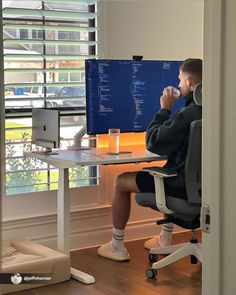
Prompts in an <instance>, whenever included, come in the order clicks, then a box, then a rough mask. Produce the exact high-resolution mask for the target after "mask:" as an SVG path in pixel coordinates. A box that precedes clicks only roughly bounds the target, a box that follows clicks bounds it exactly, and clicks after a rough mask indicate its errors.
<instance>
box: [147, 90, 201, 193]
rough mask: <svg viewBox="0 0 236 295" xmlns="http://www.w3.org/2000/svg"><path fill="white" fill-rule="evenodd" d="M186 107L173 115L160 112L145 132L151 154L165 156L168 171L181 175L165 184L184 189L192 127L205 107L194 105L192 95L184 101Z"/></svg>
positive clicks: (169, 179)
mask: <svg viewBox="0 0 236 295" xmlns="http://www.w3.org/2000/svg"><path fill="white" fill-rule="evenodd" d="M185 99H186V101H185V107H183V108H182V109H180V110H179V111H177V112H176V113H175V114H173V115H170V111H169V110H167V109H161V110H160V111H159V112H158V113H157V114H156V115H155V117H154V119H153V120H152V122H151V123H150V125H149V127H148V128H147V131H146V147H147V149H148V150H149V151H150V152H153V153H156V154H158V155H166V156H167V158H168V160H167V163H166V164H165V167H166V168H173V169H175V170H177V171H178V173H179V175H178V176H177V177H173V178H167V179H166V180H165V184H168V185H171V186H173V187H185V182H184V173H183V170H184V165H185V159H186V154H187V148H188V141H189V132H190V124H191V122H192V121H195V120H199V119H201V118H202V108H201V106H198V105H196V104H195V102H194V100H193V92H190V93H189V95H188V96H187V97H186V98H185Z"/></svg>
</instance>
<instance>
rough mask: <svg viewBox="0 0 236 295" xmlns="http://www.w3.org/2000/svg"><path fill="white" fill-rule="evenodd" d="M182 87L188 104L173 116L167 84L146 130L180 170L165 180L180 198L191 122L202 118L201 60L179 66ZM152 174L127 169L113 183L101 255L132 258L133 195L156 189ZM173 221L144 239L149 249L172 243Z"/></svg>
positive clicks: (150, 142) (153, 147)
mask: <svg viewBox="0 0 236 295" xmlns="http://www.w3.org/2000/svg"><path fill="white" fill-rule="evenodd" d="M178 78H179V81H180V82H179V86H178V87H179V90H180V93H181V95H182V96H183V97H184V98H185V107H184V108H183V109H181V110H179V111H178V112H177V113H176V114H174V115H173V116H171V115H170V110H171V108H172V106H173V104H174V102H175V101H176V99H177V96H176V95H175V93H174V91H173V88H171V87H168V88H165V89H164V91H163V94H162V96H161V97H160V106H161V108H160V111H159V112H158V113H157V114H156V115H155V117H154V119H153V120H152V122H151V124H150V125H149V127H148V129H147V132H146V146H147V149H148V150H149V151H151V152H154V153H156V154H160V155H167V157H168V160H167V163H166V165H165V166H166V167H168V168H174V169H175V170H177V171H178V176H176V177H173V178H166V179H165V180H164V184H165V192H166V193H167V194H171V195H172V196H175V197H177V198H185V199H186V198H187V193H186V189H185V182H184V172H183V171H184V170H183V169H184V164H185V159H186V153H187V147H188V140H189V130H190V124H191V122H192V121H194V120H198V119H201V117H202V110H201V107H199V106H197V105H196V104H195V102H194V100H193V90H194V87H195V85H196V84H198V83H201V81H202V60H201V59H194V58H189V59H186V60H185V61H184V62H183V63H182V64H181V66H180V69H179V76H178ZM154 191H155V188H154V181H153V176H151V175H150V174H149V173H148V172H144V171H139V172H125V173H122V174H121V175H119V176H118V177H117V178H116V180H115V184H114V198H113V203H112V214H113V235H112V240H111V241H110V242H108V243H106V244H104V245H103V246H101V247H100V248H99V249H98V254H99V255H100V256H103V257H106V258H109V259H112V260H116V261H125V260H129V259H130V255H129V253H128V252H127V250H126V248H125V245H124V230H125V226H126V224H127V222H128V219H129V214H130V196H131V193H137V192H154ZM172 230H173V224H172V223H168V224H165V225H164V226H163V228H162V230H161V233H160V235H159V236H158V237H154V238H152V239H151V240H148V241H146V242H145V244H144V247H145V248H147V249H150V248H154V247H157V246H158V245H159V246H166V245H169V244H170V243H171V237H172Z"/></svg>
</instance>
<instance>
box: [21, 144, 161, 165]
mask: <svg viewBox="0 0 236 295" xmlns="http://www.w3.org/2000/svg"><path fill="white" fill-rule="evenodd" d="M121 151H131V153H125V154H122V153H121V154H119V155H108V154H107V152H108V149H107V148H92V149H90V150H60V151H59V152H58V154H42V153H40V152H39V153H38V152H26V153H24V154H25V156H31V157H32V156H33V157H36V158H37V159H40V160H42V161H44V162H47V163H49V164H51V165H53V166H55V167H58V168H72V167H76V166H91V165H109V164H110V165H111V164H125V163H140V162H152V161H161V160H166V156H159V155H157V154H153V153H151V152H149V151H147V150H146V148H145V146H142V145H140V146H127V147H122V148H121Z"/></svg>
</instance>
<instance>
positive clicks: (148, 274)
mask: <svg viewBox="0 0 236 295" xmlns="http://www.w3.org/2000/svg"><path fill="white" fill-rule="evenodd" d="M156 276H157V270H156V269H153V268H148V269H147V270H146V277H147V278H148V279H155V278H156Z"/></svg>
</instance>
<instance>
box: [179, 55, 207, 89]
mask: <svg viewBox="0 0 236 295" xmlns="http://www.w3.org/2000/svg"><path fill="white" fill-rule="evenodd" d="M179 69H180V70H181V71H182V72H183V73H186V74H189V75H190V76H191V77H192V79H193V82H194V84H197V83H199V82H202V60H201V59H199V58H187V59H186V60H185V61H184V62H183V63H182V64H181V65H180V67H179Z"/></svg>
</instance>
